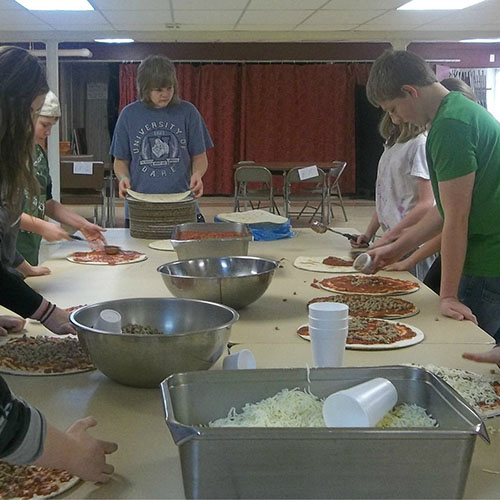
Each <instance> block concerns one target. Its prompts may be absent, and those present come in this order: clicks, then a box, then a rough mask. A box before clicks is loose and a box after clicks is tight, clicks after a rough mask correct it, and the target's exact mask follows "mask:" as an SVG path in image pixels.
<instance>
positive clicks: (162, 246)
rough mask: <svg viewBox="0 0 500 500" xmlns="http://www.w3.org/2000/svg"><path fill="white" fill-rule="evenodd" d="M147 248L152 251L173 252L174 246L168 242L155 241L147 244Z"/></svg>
mask: <svg viewBox="0 0 500 500" xmlns="http://www.w3.org/2000/svg"><path fill="white" fill-rule="evenodd" d="M148 247H149V248H152V249H153V250H165V251H167V252H173V251H174V250H175V249H174V246H173V245H172V242H171V241H170V240H156V241H152V242H151V243H148Z"/></svg>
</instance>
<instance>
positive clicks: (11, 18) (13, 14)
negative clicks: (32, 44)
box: [0, 9, 50, 31]
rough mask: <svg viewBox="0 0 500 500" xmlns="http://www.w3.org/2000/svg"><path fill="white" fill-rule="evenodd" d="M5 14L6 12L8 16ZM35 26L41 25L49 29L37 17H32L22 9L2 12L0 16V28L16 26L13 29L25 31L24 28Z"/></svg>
mask: <svg viewBox="0 0 500 500" xmlns="http://www.w3.org/2000/svg"><path fill="white" fill-rule="evenodd" d="M5 12H8V14H5ZM35 25H38V26H39V25H43V26H46V27H48V28H49V29H50V26H48V25H47V24H46V23H45V22H44V21H42V20H40V19H38V17H37V16H34V15H33V14H31V13H30V12H28V11H26V10H24V9H23V10H10V11H4V12H2V15H1V16H0V26H9V27H10V26H17V28H14V29H22V30H24V31H25V30H26V28H28V27H30V26H35Z"/></svg>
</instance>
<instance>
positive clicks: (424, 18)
mask: <svg viewBox="0 0 500 500" xmlns="http://www.w3.org/2000/svg"><path fill="white" fill-rule="evenodd" d="M443 15H445V14H444V13H443V11H438V12H436V11H434V12H422V11H408V10H393V11H390V12H388V13H387V14H382V15H381V16H379V17H377V18H375V19H372V20H371V21H368V22H366V23H364V24H365V25H366V26H371V28H372V29H373V28H375V27H378V26H392V29H398V30H400V29H401V27H402V26H403V25H404V26H405V27H406V28H411V27H413V26H420V25H422V24H425V23H429V22H431V21H436V20H438V19H440V18H442V17H443ZM406 28H405V29H406Z"/></svg>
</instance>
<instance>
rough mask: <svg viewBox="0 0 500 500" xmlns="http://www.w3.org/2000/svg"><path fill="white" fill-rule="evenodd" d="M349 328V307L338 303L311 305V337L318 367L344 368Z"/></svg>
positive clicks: (314, 359)
mask: <svg viewBox="0 0 500 500" xmlns="http://www.w3.org/2000/svg"><path fill="white" fill-rule="evenodd" d="M348 327H349V307H348V306H347V305H346V304H340V303H338V302H313V303H312V304H310V305H309V336H310V337H311V345H312V350H313V361H314V366H316V367H325V366H342V363H343V361H344V350H345V343H346V339H347V329H348Z"/></svg>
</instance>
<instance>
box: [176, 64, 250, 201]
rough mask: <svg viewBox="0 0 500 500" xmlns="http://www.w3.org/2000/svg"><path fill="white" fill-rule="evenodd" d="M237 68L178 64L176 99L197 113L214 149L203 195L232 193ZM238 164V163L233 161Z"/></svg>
mask: <svg viewBox="0 0 500 500" xmlns="http://www.w3.org/2000/svg"><path fill="white" fill-rule="evenodd" d="M240 72H241V70H240V67H239V66H238V65H236V64H225V65H214V64H207V65H202V66H194V65H192V64H179V65H178V66H177V79H178V81H179V95H180V97H181V98H182V99H184V100H186V101H189V102H191V103H193V104H194V105H195V106H196V107H197V108H198V110H199V111H200V113H201V115H202V116H203V119H204V120H205V123H206V124H207V128H208V130H209V132H210V135H211V136H212V140H213V141H214V145H215V147H213V148H211V149H209V150H208V152H207V156H208V165H209V166H208V171H207V173H206V174H205V175H204V176H203V185H204V192H205V194H232V193H233V189H234V188H233V175H234V171H233V164H234V163H235V158H236V157H237V156H238V152H237V150H236V148H237V145H238V133H239V132H238V131H239V104H240V103H239V91H238V84H239V75H240ZM236 161H237V160H236Z"/></svg>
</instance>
